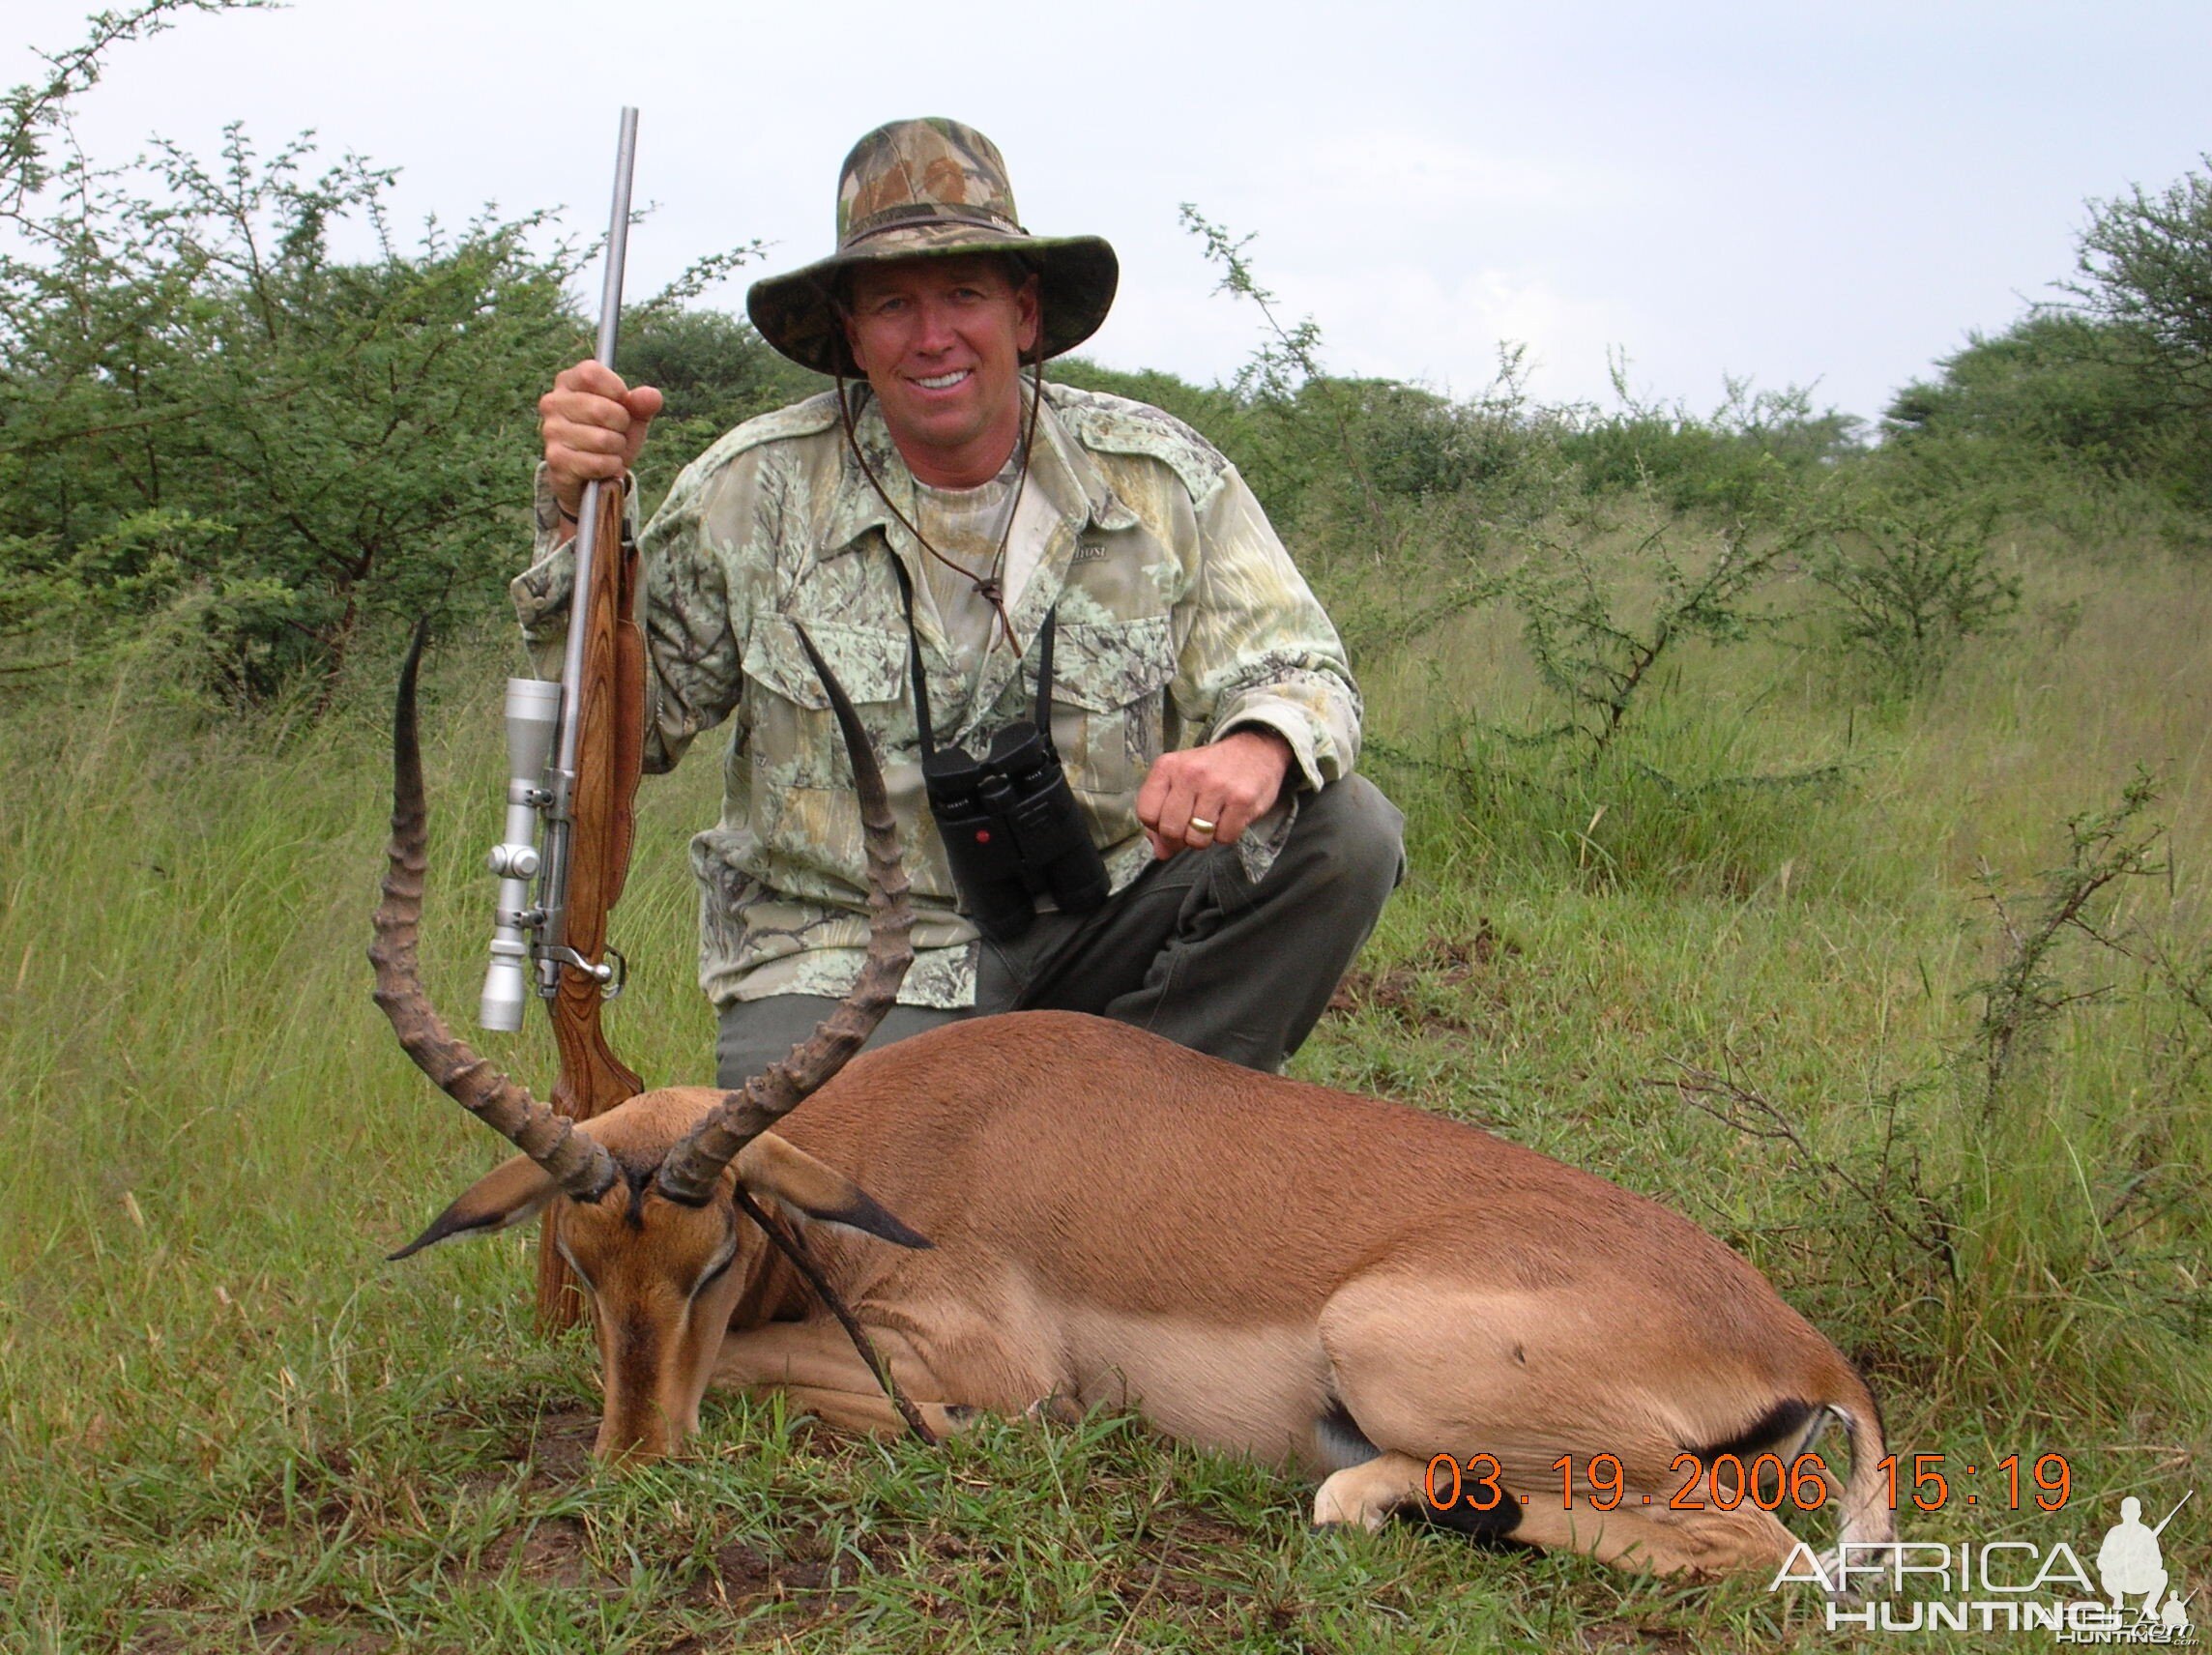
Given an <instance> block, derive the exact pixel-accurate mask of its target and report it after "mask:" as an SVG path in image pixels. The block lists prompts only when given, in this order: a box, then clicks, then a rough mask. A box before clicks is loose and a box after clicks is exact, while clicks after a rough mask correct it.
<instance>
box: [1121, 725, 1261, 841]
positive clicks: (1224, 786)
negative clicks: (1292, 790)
mask: <svg viewBox="0 0 2212 1655" xmlns="http://www.w3.org/2000/svg"><path fill="white" fill-rule="evenodd" d="M1291 762H1292V755H1291V744H1290V742H1289V741H1287V740H1284V739H1283V738H1282V737H1281V736H1280V735H1278V734H1276V733H1275V732H1274V731H1272V730H1261V729H1246V730H1232V731H1231V732H1230V733H1229V734H1228V735H1226V736H1224V737H1222V738H1221V740H1218V741H1214V742H1212V743H1210V744H1209V745H1207V746H1204V747H1191V748H1187V749H1185V750H1184V751H1182V752H1179V753H1164V754H1162V755H1161V757H1160V761H1159V763H1157V764H1155V765H1154V766H1152V769H1151V773H1150V775H1148V776H1146V777H1145V785H1144V786H1143V787H1141V788H1139V789H1138V790H1137V820H1138V821H1139V822H1141V823H1143V824H1144V827H1145V836H1146V837H1147V838H1149V839H1150V840H1151V842H1152V855H1153V856H1155V857H1158V858H1159V859H1160V860H1162V861H1165V860H1167V858H1168V857H1172V856H1175V855H1176V854H1177V853H1178V852H1180V851H1203V850H1205V849H1207V848H1208V846H1210V845H1231V844H1235V843H1236V842H1237V835H1238V834H1240V833H1242V832H1243V831H1244V829H1245V828H1247V827H1250V826H1251V825H1252V824H1253V823H1254V822H1257V821H1258V820H1259V819H1260V818H1261V817H1263V816H1265V815H1266V814H1267V812H1268V811H1269V810H1271V809H1273V808H1274V804H1275V800H1276V798H1278V797H1279V796H1280V795H1281V793H1282V791H1283V778H1284V777H1285V776H1286V775H1288V774H1289V773H1290V769H1291Z"/></svg>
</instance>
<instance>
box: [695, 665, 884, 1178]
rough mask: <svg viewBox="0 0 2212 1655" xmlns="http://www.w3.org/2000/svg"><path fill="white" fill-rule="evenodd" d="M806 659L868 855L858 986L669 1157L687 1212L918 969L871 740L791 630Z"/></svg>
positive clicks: (844, 1055) (824, 1075)
mask: <svg viewBox="0 0 2212 1655" xmlns="http://www.w3.org/2000/svg"><path fill="white" fill-rule="evenodd" d="M793 625H794V627H795V629H796V630H797V631H798V633H799V641H800V645H802V646H803V647H804V649H805V651H806V658H807V659H808V660H810V661H812V662H813V663H814V671H815V673H816V674H817V675H818V676H819V677H820V678H821V680H822V687H823V689H824V690H826V691H827V692H828V693H829V705H830V707H831V708H832V709H834V710H835V711H836V714H837V727H838V728H839V729H840V730H841V731H843V732H844V736H845V748H846V751H847V752H848V753H850V754H851V755H852V759H853V790H854V792H856V793H857V794H859V801H860V830H861V834H862V837H863V838H864V840H865V842H866V845H867V854H868V915H869V917H868V957H867V960H866V961H865V963H863V964H862V966H861V967H860V975H859V980H858V981H857V982H855V983H854V984H853V989H852V992H851V993H850V994H848V995H847V996H846V997H845V999H844V1002H842V1003H841V1004H840V1005H839V1006H838V1007H837V1009H836V1010H835V1011H833V1012H831V1013H830V1014H829V1016H828V1017H826V1018H824V1019H823V1020H822V1022H821V1023H820V1025H818V1026H817V1027H816V1029H815V1031H814V1032H813V1033H812V1034H810V1035H808V1036H807V1037H806V1038H805V1039H804V1040H801V1041H800V1043H799V1044H798V1045H796V1046H794V1047H792V1049H791V1055H790V1056H789V1057H787V1058H785V1059H783V1060H781V1061H780V1062H775V1063H771V1064H770V1065H769V1068H768V1072H767V1073H766V1074H759V1075H755V1076H753V1078H752V1079H751V1080H748V1081H747V1082H745V1084H744V1088H743V1089H742V1090H740V1091H733V1092H727V1093H725V1094H724V1095H723V1097H722V1100H721V1102H720V1103H718V1104H716V1105H715V1106H714V1108H713V1111H712V1112H711V1113H710V1114H709V1115H708V1116H707V1118H705V1119H704V1120H702V1121H700V1122H699V1124H698V1125H697V1126H695V1127H693V1128H692V1129H691V1131H690V1132H689V1133H688V1134H687V1135H685V1137H684V1139H683V1141H682V1142H681V1143H679V1144H678V1145H677V1146H676V1147H674V1148H673V1149H671V1150H669V1152H668V1156H667V1158H666V1159H665V1160H664V1161H662V1162H661V1165H660V1172H659V1174H658V1176H656V1177H655V1186H656V1187H657V1188H658V1189H659V1191H660V1193H661V1194H662V1195H663V1196H665V1197H667V1198H668V1200H670V1201H673V1202H680V1203H682V1204H683V1205H685V1206H701V1205H705V1204H706V1202H707V1199H708V1198H709V1197H710V1196H712V1195H713V1192H714V1185H715V1182H716V1181H717V1180H718V1179H719V1178H720V1177H721V1176H722V1169H723V1168H724V1167H727V1166H728V1165H729V1164H730V1162H731V1161H732V1160H733V1159H735V1158H736V1156H737V1154H738V1151H739V1150H741V1149H742V1148H743V1147H745V1146H746V1145H747V1144H749V1143H751V1142H752V1141H753V1140H754V1139H755V1138H758V1137H759V1136H760V1135H761V1134H762V1133H763V1132H766V1131H767V1130H768V1129H769V1128H770V1127H771V1126H773V1125H774V1124H775V1123H776V1122H777V1121H778V1120H781V1119H782V1118H784V1117H785V1116H786V1115H789V1114H790V1113H791V1112H792V1111H793V1110H794V1109H796V1108H798V1107H799V1105H800V1103H802V1102H803V1101H805V1099H806V1097H807V1095H808V1094H809V1093H811V1092H812V1091H814V1089H816V1088H818V1087H820V1086H821V1085H822V1084H823V1083H824V1082H825V1081H827V1080H829V1077H830V1076H831V1075H834V1074H835V1073H836V1072H837V1071H838V1070H839V1069H841V1068H843V1067H844V1066H845V1063H846V1060H848V1059H850V1058H851V1057H852V1056H853V1054H854V1053H856V1052H858V1051H859V1049H860V1047H861V1046H862V1045H864V1044H865V1043H866V1041H867V1038H868V1036H869V1035H870V1034H872V1033H874V1032H875V1030H876V1025H877V1024H879V1023H881V1022H882V1021H883V1020H884V1013H885V1012H887V1011H888V1010H889V1009H890V1008H891V1004H892V1002H894V1001H895V1000H896V999H897V998H898V986H899V982H900V980H901V979H902V978H903V977H905V975H906V971H907V967H909V966H911V965H912V964H914V947H913V945H912V944H910V943H909V942H908V941H907V933H908V932H910V931H911V930H913V929H914V910H913V907H912V905H911V904H910V903H909V902H908V900H907V882H906V868H905V866H904V865H903V864H902V863H901V862H900V861H899V842H898V825H897V823H896V822H895V821H894V820H893V819H892V817H891V806H890V797H889V795H888V793H887V792H886V790H885V787H884V772H883V770H882V769H881V768H880V767H879V766H878V765H877V763H876V754H875V749H874V748H873V747H872V746H870V745H869V742H868V733H867V731H866V730H864V729H862V728H861V726H860V717H859V713H857V712H855V711H853V703H852V702H851V701H850V700H849V699H848V698H847V697H846V694H845V691H844V689H843V687H842V686H841V685H840V684H839V683H838V682H837V680H836V678H835V677H834V676H833V675H832V674H831V673H830V671H829V663H827V662H826V661H824V660H823V658H822V655H821V653H820V652H819V651H817V650H816V649H815V647H814V640H813V639H811V638H809V637H808V636H807V635H806V628H805V627H803V626H800V625H798V624H797V623H796V622H795V623H793Z"/></svg>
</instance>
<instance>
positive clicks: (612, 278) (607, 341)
mask: <svg viewBox="0 0 2212 1655" xmlns="http://www.w3.org/2000/svg"><path fill="white" fill-rule="evenodd" d="M636 163H637V110H636V109H634V108H632V107H629V106H628V105H625V106H624V108H623V112H622V132H621V136H620V137H619V138H618V139H617V140H616V144H615V200H614V211H613V213H612V214H611V215H610V216H609V218H608V220H607V263H606V275H605V278H604V279H603V281H602V282H601V284H600V287H599V338H598V351H597V360H598V362H599V363H600V365H602V366H604V367H608V368H612V367H613V366H614V365H615V343H616V336H617V334H618V333H619V331H620V328H621V324H622V290H623V259H624V256H625V254H626V252H627V250H628V247H629V198H630V173H631V171H632V169H633V168H634V167H635V165H636ZM600 487H601V485H600V483H599V482H598V481H597V480H596V479H595V480H593V481H591V482H588V483H586V484H585V485H584V501H583V505H582V507H581V508H580V509H579V510H578V511H577V513H576V518H577V521H576V540H575V571H576V572H575V583H576V584H575V590H574V592H573V593H572V594H571V595H570V596H569V600H568V646H567V648H566V649H565V650H564V651H563V652H562V656H561V741H560V747H559V750H558V752H557V753H556V756H555V758H554V761H553V769H552V770H551V772H550V773H549V774H548V776H547V781H548V783H549V786H548V789H547V791H549V792H550V793H551V794H552V796H553V798H552V801H551V803H550V804H549V805H548V806H547V808H546V821H545V867H544V872H543V877H542V883H541V884H540V885H539V886H538V889H539V890H540V891H541V892H542V893H543V896H544V901H543V903H542V904H541V906H542V907H543V908H544V910H545V929H544V933H543V939H542V940H543V943H544V944H545V946H546V948H547V949H548V950H551V949H556V948H561V947H565V946H567V944H568V837H569V831H570V825H571V823H572V821H573V817H572V816H571V814H570V811H571V807H572V804H573V795H574V793H575V788H576V740H577V736H578V734H579V730H580V726H581V725H582V723H583V717H582V711H583V709H582V706H581V704H580V701H579V692H580V690H581V688H582V685H583V680H584V620H585V613H586V610H587V609H588V608H589V606H590V603H591V591H592V566H593V563H594V562H595V561H596V558H597V552H598V546H597V543H596V542H597V538H598V522H599V490H600ZM560 985H561V963H560V960H559V958H558V957H557V956H554V955H552V954H550V952H548V954H547V955H546V956H545V957H541V958H540V960H539V962H538V992H539V993H540V994H546V995H550V994H553V993H555V992H556V991H558V989H559V988H560Z"/></svg>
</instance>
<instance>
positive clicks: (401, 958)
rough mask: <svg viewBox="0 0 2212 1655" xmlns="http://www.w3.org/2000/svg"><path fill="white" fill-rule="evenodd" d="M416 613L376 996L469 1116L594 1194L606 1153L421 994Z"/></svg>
mask: <svg viewBox="0 0 2212 1655" xmlns="http://www.w3.org/2000/svg"><path fill="white" fill-rule="evenodd" d="M429 629H430V627H429V622H428V620H427V619H424V620H423V621H422V622H419V623H418V624H416V627H415V638H414V641H413V642H412V643H411V644H409V645H408V647H407V664H406V665H405V666H404V667H402V668H401V669H400V672H399V698H398V703H397V705H396V706H395V707H394V708H393V713H392V771H393V775H392V844H391V846H390V848H389V850H388V851H387V853H386V854H387V856H388V857H389V858H390V864H391V865H390V867H389V868H388V869H387V870H386V872H385V875H384V900H383V901H382V902H381V903H379V904H378V905H377V910H376V919H375V929H376V941H375V942H374V943H373V944H370V945H369V950H368V959H369V963H370V964H371V965H373V966H374V967H375V968H376V1003H377V1004H378V1005H380V1006H382V1007H383V1008H384V1015H385V1016H387V1017H389V1018H390V1019H391V1020H392V1028H393V1032H394V1033H396V1034H397V1035H398V1036H399V1044H400V1045H402V1046H404V1047H405V1048H406V1049H407V1055H408V1056H409V1057H410V1058H412V1059H414V1060H415V1062H416V1066H417V1067H419V1068H420V1069H422V1072H423V1073H424V1074H426V1075H428V1076H429V1077H430V1078H431V1079H432V1080H434V1081H436V1082H437V1083H438V1085H439V1087H440V1088H441V1089H443V1090H445V1091H446V1092H447V1093H449V1094H450V1095H451V1097H452V1098H453V1100H454V1101H455V1102H456V1103H458V1104H460V1105H461V1107H462V1108H464V1109H466V1110H467V1111H468V1112H469V1113H470V1114H472V1115H474V1116H475V1117H476V1118H478V1119H479V1120H481V1121H482V1122H483V1123H484V1124H485V1125H486V1126H489V1127H490V1128H491V1129H492V1130H493V1131H494V1132H497V1133H498V1134H499V1135H500V1136H501V1137H502V1138H505V1139H506V1140H507V1141H508V1142H509V1143H510V1144H512V1145H513V1146H514V1147H516V1148H518V1149H520V1150H521V1151H522V1152H523V1153H524V1154H525V1155H528V1156H529V1157H530V1158H531V1159H532V1160H533V1161H536V1162H537V1163H538V1165H539V1166H540V1167H542V1168H544V1169H545V1171H546V1172H547V1173H548V1174H549V1175H551V1176H552V1177H553V1179H554V1181H555V1182H557V1183H558V1184H559V1185H560V1186H561V1188H562V1189H563V1190H564V1191H565V1192H566V1193H567V1194H568V1196H569V1197H570V1198H571V1199H572V1200H575V1201H597V1199H598V1198H599V1197H600V1196H602V1195H604V1194H605V1193H606V1191H607V1187H608V1186H609V1185H610V1184H612V1183H613V1182H614V1181H615V1176H616V1175H615V1163H614V1157H613V1156H611V1155H609V1154H608V1153H607V1151H606V1149H605V1148H604V1147H602V1146H600V1145H599V1144H597V1143H595V1142H594V1141H593V1140H592V1139H590V1138H587V1137H584V1136H583V1135H582V1134H580V1133H579V1132H577V1131H576V1129H575V1126H574V1124H573V1123H572V1122H570V1121H569V1120H568V1118H566V1117H564V1116H560V1115H556V1114H555V1113H554V1112H553V1111H552V1110H550V1109H548V1108H546V1107H545V1105H543V1104H541V1103H539V1102H538V1100H537V1099H536V1098H534V1097H532V1096H531V1095H530V1093H529V1092H528V1091H526V1090H524V1089H522V1088H521V1087H519V1086H517V1085H515V1083H514V1082H512V1081H510V1080H509V1079H508V1078H507V1076H505V1075H504V1074H502V1073H500V1071H499V1070H497V1069H495V1068H493V1067H492V1066H491V1064H490V1063H489V1062H487V1061H485V1060H483V1059H482V1058H480V1057H478V1056H477V1055H476V1053H474V1052H472V1051H471V1050H469V1047H468V1045H467V1043H466V1042H465V1041H463V1040H460V1039H458V1038H456V1037H455V1036H454V1034H453V1032H452V1031H451V1030H450V1029H448V1028H447V1027H446V1025H445V1022H444V1020H443V1019H441V1018H440V1017H439V1016H438V1014H437V1012H436V1011H435V1010H434V1009H432V1007H431V1005H430V1001H429V997H428V996H427V995H425V994H424V993H423V992H422V971H421V967H420V966H419V965H418V963H417V960H416V957H415V942H416V937H417V935H418V933H419V932H420V931H421V928H422V870H423V864H424V860H425V857H424V847H425V846H426V844H427V843H428V839H429V827H428V813H427V811H426V810H425V809H424V808H423V803H422V742H421V740H419V739H418V737H417V735H416V727H415V678H416V670H417V668H418V667H420V666H421V664H422V645H423V643H424V641H425V640H426V639H427V637H428V636H429Z"/></svg>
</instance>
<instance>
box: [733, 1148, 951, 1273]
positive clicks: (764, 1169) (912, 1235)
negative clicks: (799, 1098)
mask: <svg viewBox="0 0 2212 1655" xmlns="http://www.w3.org/2000/svg"><path fill="white" fill-rule="evenodd" d="M737 1171H738V1177H739V1179H740V1181H742V1183H743V1184H744V1186H745V1188H746V1189H747V1190H749V1191H751V1192H752V1193H753V1194H754V1195H756V1196H772V1197H773V1198H774V1199H775V1200H776V1201H778V1202H780V1203H781V1204H782V1205H784V1206H785V1207H786V1208H788V1209H789V1210H790V1211H792V1212H794V1213H796V1214H798V1215H799V1216H800V1217H801V1218H810V1219H814V1220H816V1221H817V1222H819V1223H823V1224H842V1225H844V1226H846V1227H847V1228H848V1229H851V1230H858V1231H860V1232H862V1233H863V1234H868V1235H873V1236H876V1237H877V1238H878V1239H880V1240H884V1241H888V1242H891V1243H892V1244H893V1245H895V1246H899V1247H927V1246H928V1245H929V1244H930V1243H929V1241H928V1239H927V1238H926V1237H924V1236H922V1235H920V1234H917V1233H916V1232H915V1231H913V1230H910V1229H908V1228H907V1226H906V1225H904V1224H903V1223H901V1222H900V1221H899V1220H898V1218H897V1217H896V1216H895V1215H894V1214H892V1213H891V1212H890V1211H889V1210H888V1208H887V1207H885V1205H883V1204H882V1203H881V1202H879V1201H877V1200H876V1198H875V1197H874V1196H872V1195H870V1194H869V1193H868V1192H867V1191H866V1190H864V1189H862V1188H861V1187H860V1186H859V1184H857V1183H855V1182H854V1181H853V1180H852V1179H851V1178H849V1177H847V1176H845V1175H844V1174H843V1173H840V1172H838V1171H836V1170H835V1169H834V1168H831V1167H826V1166H824V1165H823V1164H822V1163H821V1162H820V1161H817V1160H816V1159H815V1158H814V1157H813V1156H812V1155H809V1154H808V1153H807V1152H806V1151H805V1150H803V1149H800V1148H796V1147H793V1146H792V1145H790V1144H788V1143H786V1142H785V1141H784V1140H783V1139H781V1138H778V1137H777V1136H776V1135H775V1134H774V1133H772V1132H763V1133H762V1134H761V1135H760V1136H759V1137H758V1138H755V1139H754V1140H753V1141H752V1142H751V1143H750V1144H747V1145H746V1146H745V1147H744V1148H743V1149H742V1150H741V1151H739V1154H738V1159H737Z"/></svg>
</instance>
